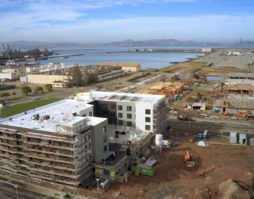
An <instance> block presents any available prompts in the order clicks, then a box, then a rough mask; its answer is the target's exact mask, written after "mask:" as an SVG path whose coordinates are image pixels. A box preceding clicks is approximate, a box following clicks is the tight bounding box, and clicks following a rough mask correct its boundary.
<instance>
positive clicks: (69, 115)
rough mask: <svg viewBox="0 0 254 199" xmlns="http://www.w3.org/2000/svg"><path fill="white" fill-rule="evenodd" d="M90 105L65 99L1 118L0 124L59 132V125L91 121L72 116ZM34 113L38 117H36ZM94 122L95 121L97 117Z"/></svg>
mask: <svg viewBox="0 0 254 199" xmlns="http://www.w3.org/2000/svg"><path fill="white" fill-rule="evenodd" d="M92 107H93V105H90V104H86V103H83V102H80V101H77V100H71V99H65V100H61V101H58V102H55V103H52V104H49V105H46V106H42V107H39V108H36V109H32V110H30V111H26V112H23V113H20V114H17V115H14V116H11V117H8V118H5V119H2V120H0V124H3V125H8V126H15V127H21V128H26V129H36V130H42V131H48V132H59V125H64V126H75V125H76V124H78V123H80V122H84V121H85V120H86V121H90V120H91V121H92V120H93V119H92V118H93V117H80V116H74V115H75V113H76V114H79V113H82V112H83V111H85V110H88V109H92ZM73 114H74V115H73ZM36 115H37V117H38V116H39V118H37V119H36ZM94 122H97V119H95V121H93V123H94Z"/></svg>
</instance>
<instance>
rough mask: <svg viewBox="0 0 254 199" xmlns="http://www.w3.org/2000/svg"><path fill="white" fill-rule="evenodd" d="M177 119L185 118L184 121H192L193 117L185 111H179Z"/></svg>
mask: <svg viewBox="0 0 254 199" xmlns="http://www.w3.org/2000/svg"><path fill="white" fill-rule="evenodd" d="M177 119H179V120H183V121H192V119H191V118H190V117H188V116H187V115H186V114H184V113H179V114H178V115H177Z"/></svg>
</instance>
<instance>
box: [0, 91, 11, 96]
mask: <svg viewBox="0 0 254 199" xmlns="http://www.w3.org/2000/svg"><path fill="white" fill-rule="evenodd" d="M0 96H1V97H9V96H10V93H8V92H4V93H1V94H0Z"/></svg>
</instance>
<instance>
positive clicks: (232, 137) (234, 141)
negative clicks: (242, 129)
mask: <svg viewBox="0 0 254 199" xmlns="http://www.w3.org/2000/svg"><path fill="white" fill-rule="evenodd" d="M237 137H238V133H236V132H230V138H229V142H230V143H231V144H237V142H238V139H237Z"/></svg>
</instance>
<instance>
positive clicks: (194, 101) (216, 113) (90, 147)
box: [0, 49, 254, 199]
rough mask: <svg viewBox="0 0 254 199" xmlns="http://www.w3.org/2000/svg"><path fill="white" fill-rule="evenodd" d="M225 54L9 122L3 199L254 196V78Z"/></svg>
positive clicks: (1, 163) (0, 134) (1, 139)
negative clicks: (227, 61)
mask: <svg viewBox="0 0 254 199" xmlns="http://www.w3.org/2000/svg"><path fill="white" fill-rule="evenodd" d="M222 51H223V50H221V49H214V50H213V51H212V52H210V53H207V54H206V55H205V56H203V57H200V58H197V59H194V60H191V61H188V62H184V63H179V64H177V65H174V66H171V67H167V68H164V69H161V70H147V71H146V72H139V73H137V74H135V75H132V76H131V77H127V76H125V77H121V81H119V80H118V79H113V80H109V81H107V82H105V83H100V84H96V85H95V86H94V87H89V91H82V92H78V93H75V95H73V96H71V97H69V98H68V99H64V100H61V101H58V102H55V103H53V104H49V105H46V106H42V107H40V108H36V109H32V110H30V111H26V112H22V113H20V114H17V115H13V116H10V117H7V118H4V119H2V120H1V121H0V151H1V153H0V156H1V159H0V168H1V169H0V173H1V177H0V180H1V181H0V182H1V184H3V186H2V188H0V192H1V194H2V195H3V196H4V197H5V198H16V197H17V193H18V196H19V198H36V196H38V198H57V199H58V198H59V199H60V198H73V199H74V198H75V199H77V198H78V199H82V198H119V199H126V198H135V199H136V198H151V199H161V198H165V199H166V198H176V199H192V198H193V199H216V198H221V199H232V198H237V199H238V198H239V199H245V198H248V199H249V198H250V199H251V198H252V197H253V196H254V190H253V187H254V184H253V183H254V168H253V163H254V162H253V161H254V155H253V154H254V153H253V151H254V148H253V146H254V134H253V129H254V126H253V118H254V117H253V116H254V97H253V89H254V88H253V83H252V82H251V81H253V79H252V74H254V73H253V71H252V70H251V69H249V68H247V67H246V66H245V65H246V63H245V62H244V63H243V65H240V61H239V62H238V61H236V63H237V65H236V66H235V67H233V68H232V67H229V66H228V64H227V65H226V66H225V67H224V66H222V63H223V59H222V58H223V57H224V56H225V57H226V58H231V57H233V59H234V60H237V59H240V60H242V59H243V57H244V53H246V52H242V53H241V54H243V55H242V56H231V55H230V57H229V55H227V54H226V55H225V54H222ZM216 56H218V57H219V58H218V57H216ZM213 59H214V60H213ZM201 61H204V62H201ZM209 61H210V63H209V64H208V62H209ZM114 67H116V68H117V66H114ZM129 80H131V81H129ZM117 82H118V83H117ZM99 86H100V87H99ZM42 190H43V191H42Z"/></svg>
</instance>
